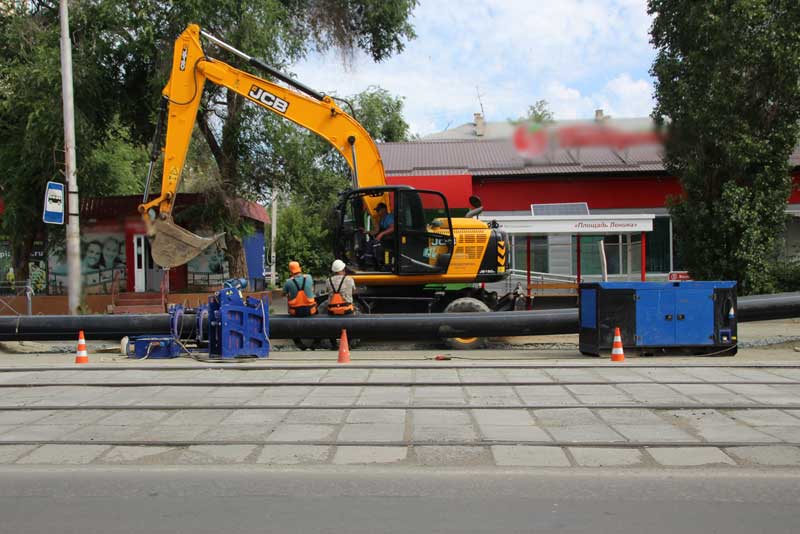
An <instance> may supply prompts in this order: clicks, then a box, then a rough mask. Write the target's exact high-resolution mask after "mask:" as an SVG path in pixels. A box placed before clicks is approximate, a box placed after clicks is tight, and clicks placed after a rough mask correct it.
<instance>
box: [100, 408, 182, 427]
mask: <svg viewBox="0 0 800 534" xmlns="http://www.w3.org/2000/svg"><path fill="white" fill-rule="evenodd" d="M170 413H171V412H168V411H164V410H116V411H113V412H108V411H107V412H105V414H106V416H105V417H103V418H102V419H98V420H97V421H95V422H94V424H95V425H110V426H126V425H129V426H139V425H154V424H157V423H158V422H159V421H161V420H163V419H166V418H167V417H168V416H169V415H170Z"/></svg>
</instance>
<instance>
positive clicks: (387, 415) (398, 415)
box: [347, 409, 406, 424]
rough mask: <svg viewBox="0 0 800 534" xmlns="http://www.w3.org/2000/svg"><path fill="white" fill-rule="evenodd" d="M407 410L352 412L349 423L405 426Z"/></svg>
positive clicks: (348, 417)
mask: <svg viewBox="0 0 800 534" xmlns="http://www.w3.org/2000/svg"><path fill="white" fill-rule="evenodd" d="M405 420H406V410H391V409H386V410H359V409H353V410H350V413H349V414H348V415H347V422H348V423H400V424H405Z"/></svg>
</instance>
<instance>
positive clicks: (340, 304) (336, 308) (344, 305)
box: [328, 276, 354, 315]
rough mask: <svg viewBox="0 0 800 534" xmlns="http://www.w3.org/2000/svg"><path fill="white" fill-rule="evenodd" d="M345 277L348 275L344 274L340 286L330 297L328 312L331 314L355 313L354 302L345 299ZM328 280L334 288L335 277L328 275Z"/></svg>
mask: <svg viewBox="0 0 800 534" xmlns="http://www.w3.org/2000/svg"><path fill="white" fill-rule="evenodd" d="M345 278H346V276H342V280H341V281H340V282H339V287H338V288H337V289H334V290H333V293H331V298H329V299H328V313H329V314H331V315H347V314H350V313H353V310H354V308H353V303H352V302H347V301H346V300H344V297H343V296H342V293H341V291H342V286H343V285H344V281H345ZM328 282H330V284H331V289H333V277H328Z"/></svg>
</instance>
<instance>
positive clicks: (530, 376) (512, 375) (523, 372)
mask: <svg viewBox="0 0 800 534" xmlns="http://www.w3.org/2000/svg"><path fill="white" fill-rule="evenodd" d="M502 373H503V376H504V377H505V379H506V380H507V381H508V382H509V383H519V382H552V381H553V377H551V376H550V375H548V374H547V373H545V372H544V371H542V370H540V369H504V370H503V371H502Z"/></svg>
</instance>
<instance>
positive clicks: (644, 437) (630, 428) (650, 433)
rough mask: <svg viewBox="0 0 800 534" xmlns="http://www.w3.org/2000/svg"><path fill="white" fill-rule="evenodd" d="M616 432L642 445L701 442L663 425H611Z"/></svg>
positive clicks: (679, 430) (672, 427)
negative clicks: (648, 443)
mask: <svg viewBox="0 0 800 534" xmlns="http://www.w3.org/2000/svg"><path fill="white" fill-rule="evenodd" d="M611 428H613V429H614V430H615V431H616V432H618V433H620V434H622V435H623V436H625V437H626V438H628V440H629V441H634V442H642V443H647V442H650V443H659V442H669V441H674V442H685V443H692V442H697V441H700V440H699V439H698V438H696V437H694V436H692V435H691V434H689V433H687V432H684V431H683V430H681V429H679V428H677V427H674V426H671V425H668V424H667V423H663V422H662V423H661V424H658V425H619V424H616V425H611Z"/></svg>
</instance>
